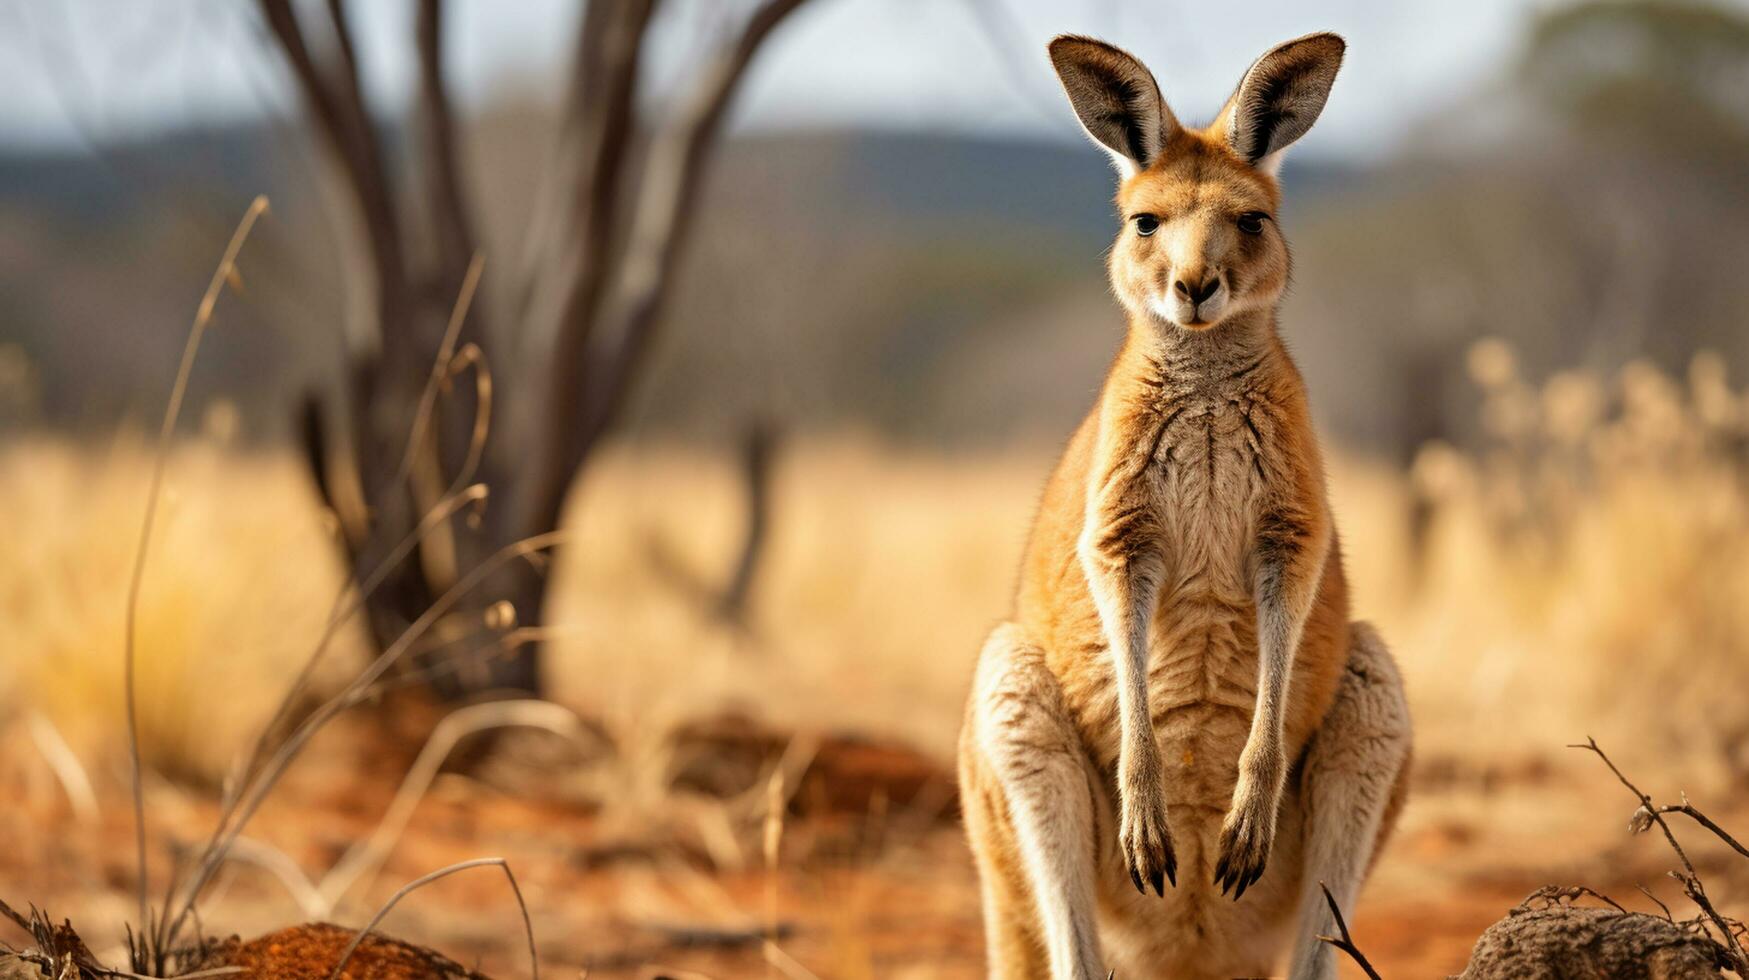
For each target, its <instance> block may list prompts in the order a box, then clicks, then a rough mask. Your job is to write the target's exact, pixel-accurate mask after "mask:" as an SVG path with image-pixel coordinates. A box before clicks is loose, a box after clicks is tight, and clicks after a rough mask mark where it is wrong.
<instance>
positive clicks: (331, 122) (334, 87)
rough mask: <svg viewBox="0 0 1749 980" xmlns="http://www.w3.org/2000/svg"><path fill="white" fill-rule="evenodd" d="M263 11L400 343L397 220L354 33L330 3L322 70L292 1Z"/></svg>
mask: <svg viewBox="0 0 1749 980" xmlns="http://www.w3.org/2000/svg"><path fill="white" fill-rule="evenodd" d="M258 2H259V3H260V5H261V14H262V17H263V19H264V20H265V21H266V22H267V26H268V28H269V29H270V30H271V31H272V32H273V35H274V37H275V38H276V39H277V40H278V42H279V47H280V50H281V51H282V52H283V53H284V54H285V57H286V61H287V63H288V64H289V65H290V67H291V70H292V75H293V77H294V78H295V79H296V81H297V84H298V90H299V91H300V93H301V94H302V96H303V100H304V102H305V104H306V105H307V106H308V107H309V110H310V114H311V116H312V117H313V118H314V120H315V122H316V127H317V130H318V131H319V132H320V133H321V135H322V138H323V142H324V143H325V144H326V145H327V146H328V149H329V150H330V152H332V153H333V154H334V156H335V158H336V160H337V161H338V162H339V164H340V167H341V170H342V172H343V173H344V175H345V177H346V184H347V187H348V189H349V190H350V191H351V192H352V196H353V200H354V203H355V204H356V205H357V206H358V211H359V216H360V218H361V220H362V221H363V224H364V232H365V235H366V236H367V238H368V239H369V241H370V246H371V247H370V254H371V258H372V264H373V271H374V273H375V278H376V289H377V306H378V312H379V321H380V322H379V326H380V329H382V330H383V332H384V338H383V339H384V343H385V345H386V346H387V345H392V344H394V343H397V342H399V341H400V338H397V337H396V336H395V334H396V333H397V332H398V328H399V324H400V322H401V320H402V312H403V311H402V310H401V309H400V303H401V302H402V296H403V295H404V291H405V290H404V287H405V282H406V266H405V259H404V255H403V249H402V246H401V233H400V223H399V220H398V219H397V217H396V213H395V204H394V196H393V194H392V193H391V191H390V186H389V182H388V175H387V172H386V171H385V170H384V168H383V162H382V153H381V150H380V149H379V148H378V146H377V142H376V138H375V136H374V135H373V133H372V131H371V125H370V117H369V114H368V112H367V111H366V109H365V106H364V99H363V94H362V92H361V89H360V87H359V82H358V75H357V60H356V57H355V55H354V53H353V49H352V40H351V32H350V31H349V30H348V29H347V27H346V18H345V16H344V10H343V9H342V8H341V5H340V0H329V7H328V9H329V16H330V19H331V21H332V22H333V25H334V30H335V36H336V42H337V46H338V47H339V49H340V52H341V64H340V65H339V66H338V67H335V68H329V69H325V68H324V67H323V66H322V65H320V64H318V63H317V61H316V57H315V54H314V52H312V51H311V49H310V47H309V44H308V43H307V41H306V40H305V37H304V31H303V27H302V26H301V25H300V24H299V23H298V18H297V14H296V12H295V11H294V10H293V9H292V4H291V0H258Z"/></svg>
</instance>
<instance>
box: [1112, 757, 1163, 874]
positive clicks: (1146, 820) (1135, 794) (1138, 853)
mask: <svg viewBox="0 0 1749 980" xmlns="http://www.w3.org/2000/svg"><path fill="white" fill-rule="evenodd" d="M1122 797H1123V798H1122V801H1121V807H1122V810H1123V814H1122V817H1121V819H1120V820H1119V824H1118V835H1117V839H1118V846H1119V847H1121V848H1123V855H1124V861H1125V863H1126V864H1127V865H1128V866H1129V869H1130V880H1131V881H1133V882H1135V885H1136V891H1139V892H1141V893H1142V894H1144V895H1146V894H1147V893H1148V887H1147V886H1149V885H1152V886H1153V887H1154V894H1156V895H1160V896H1162V897H1163V896H1165V894H1166V885H1167V883H1168V882H1170V883H1171V884H1172V886H1173V887H1175V888H1176V887H1177V886H1178V855H1177V854H1175V853H1173V850H1172V832H1171V830H1170V829H1168V827H1167V825H1166V794H1165V790H1164V788H1163V787H1162V786H1161V784H1160V774H1159V770H1158V768H1155V769H1153V770H1152V771H1149V772H1142V773H1137V774H1135V775H1134V777H1133V778H1130V779H1126V780H1125V781H1124V786H1123V793H1122Z"/></svg>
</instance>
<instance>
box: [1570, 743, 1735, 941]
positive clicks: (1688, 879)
mask: <svg viewBox="0 0 1749 980" xmlns="http://www.w3.org/2000/svg"><path fill="white" fill-rule="evenodd" d="M1568 748H1572V749H1585V750H1586V751H1589V752H1594V753H1596V755H1597V757H1598V758H1599V759H1602V760H1603V764H1604V765H1606V766H1608V767H1609V771H1610V772H1613V773H1615V778H1616V779H1618V780H1620V781H1621V784H1622V785H1623V786H1625V787H1627V790H1628V792H1630V793H1632V794H1634V796H1635V797H1636V798H1638V799H1639V801H1640V808H1639V809H1638V810H1636V811H1634V817H1633V822H1632V823H1630V825H1629V826H1630V828H1631V829H1633V830H1634V831H1635V832H1638V831H1641V830H1644V829H1646V827H1648V826H1650V824H1641V823H1640V821H1642V820H1645V821H1650V823H1655V824H1657V825H1658V829H1659V830H1661V831H1663V832H1664V839H1665V840H1666V841H1668V842H1669V844H1670V849H1671V850H1673V851H1675V852H1676V857H1677V860H1679V861H1681V862H1682V867H1683V873H1682V874H1675V873H1674V872H1673V873H1672V875H1673V877H1675V878H1676V880H1677V881H1679V882H1681V884H1682V890H1683V891H1684V892H1685V893H1686V894H1687V895H1688V897H1689V898H1690V899H1692V900H1693V901H1694V904H1696V905H1698V906H1700V910H1701V912H1703V913H1704V914H1705V915H1706V917H1707V920H1708V921H1709V922H1711V923H1712V925H1713V927H1714V928H1715V929H1717V930H1718V931H1719V932H1720V933H1721V934H1722V935H1723V937H1724V942H1725V945H1726V946H1727V947H1728V948H1729V950H1730V954H1731V962H1732V964H1733V966H1732V969H1733V970H1734V971H1735V972H1736V973H1738V974H1739V975H1743V976H1749V972H1746V971H1749V957H1746V956H1745V955H1744V953H1743V947H1742V945H1741V944H1739V942H1738V941H1737V934H1736V932H1735V931H1734V930H1733V929H1732V928H1731V924H1730V923H1731V920H1729V919H1727V918H1726V917H1725V916H1723V915H1721V914H1720V913H1719V910H1718V909H1717V908H1715V907H1714V906H1713V903H1712V900H1711V899H1710V898H1708V897H1707V893H1706V886H1705V885H1704V884H1702V883H1701V880H1700V875H1699V874H1697V873H1696V872H1695V870H1694V862H1692V861H1690V860H1689V859H1688V852H1686V851H1684V850H1683V849H1682V845H1681V844H1680V843H1678V842H1677V840H1676V834H1675V833H1673V832H1672V831H1671V830H1670V824H1669V823H1667V822H1666V821H1665V820H1664V813H1665V812H1666V808H1663V807H1659V806H1658V805H1657V804H1655V803H1653V802H1652V798H1651V797H1650V796H1647V795H1646V794H1645V793H1644V792H1642V791H1641V790H1640V788H1639V787H1638V786H1635V785H1634V784H1633V782H1632V781H1630V780H1629V779H1628V777H1627V776H1625V775H1623V774H1622V771H1621V770H1620V769H1618V768H1616V764H1615V763H1614V762H1613V761H1612V760H1611V759H1610V758H1609V756H1608V755H1606V754H1605V753H1604V751H1603V749H1601V748H1599V747H1598V745H1597V740H1596V739H1594V738H1590V737H1587V738H1586V739H1585V742H1584V744H1582V745H1569V746H1568ZM1680 812H1687V811H1680ZM1691 815H1692V814H1691ZM1697 819H1699V818H1697ZM1704 824H1705V825H1711V826H1713V828H1714V830H1715V832H1716V833H1719V834H1720V835H1721V836H1724V837H1725V839H1726V840H1728V841H1730V843H1731V845H1732V846H1734V847H1737V842H1736V841H1735V840H1731V839H1730V837H1729V836H1728V835H1725V834H1724V832H1723V831H1722V830H1717V827H1716V825H1713V824H1712V821H1710V820H1707V821H1705V822H1704ZM1737 850H1738V851H1742V848H1741V847H1737Z"/></svg>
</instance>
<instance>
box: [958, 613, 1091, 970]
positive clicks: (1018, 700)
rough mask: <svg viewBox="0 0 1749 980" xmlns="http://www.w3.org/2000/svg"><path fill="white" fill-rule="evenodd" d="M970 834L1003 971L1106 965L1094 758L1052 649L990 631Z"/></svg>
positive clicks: (970, 728)
mask: <svg viewBox="0 0 1749 980" xmlns="http://www.w3.org/2000/svg"><path fill="white" fill-rule="evenodd" d="M960 789H961V800H962V806H963V808H964V811H965V816H966V830H967V835H968V837H969V839H970V841H971V845H972V850H973V853H974V854H975V856H976V857H977V861H978V872H979V876H980V879H981V882H982V886H983V896H984V922H985V929H986V935H987V938H988V941H989V956H990V974H991V976H993V977H1040V976H1045V975H1046V965H1047V964H1048V969H1049V976H1051V977H1054V978H1059V980H1063V978H1075V980H1082V978H1086V980H1092V978H1095V977H1103V976H1104V973H1103V972H1101V970H1100V967H1099V961H1100V957H1099V939H1098V935H1097V932H1096V928H1095V924H1094V825H1093V797H1092V790H1091V788H1090V785H1089V766H1088V763H1087V762H1086V754H1085V752H1084V751H1083V750H1082V748H1081V744H1080V740H1079V737H1078V735H1077V734H1076V731H1075V728H1074V725H1073V724H1072V723H1071V721H1070V719H1069V716H1068V714H1067V712H1066V710H1065V709H1064V706H1063V698H1062V690H1061V688H1060V687H1059V685H1058V683H1057V679H1056V677H1055V676H1054V675H1053V674H1052V673H1051V672H1050V671H1049V669H1047V668H1046V667H1045V664H1044V655H1043V652H1042V651H1041V650H1040V649H1039V648H1038V646H1037V645H1036V644H1033V643H1032V642H1030V641H1029V640H1028V638H1027V637H1026V635H1025V633H1024V632H1023V631H1022V630H1021V629H1020V628H1019V627H1017V626H1014V625H1012V624H1005V625H1003V626H999V627H997V628H996V630H995V631H994V632H993V633H991V634H990V638H989V640H988V641H986V643H985V645H984V652H983V654H982V656H981V657H980V659H979V662H978V673H977V679H976V681H975V682H974V686H973V690H972V701H971V706H970V708H969V711H968V714H967V718H966V727H965V730H964V731H963V732H962V733H961V739H960Z"/></svg>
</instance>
